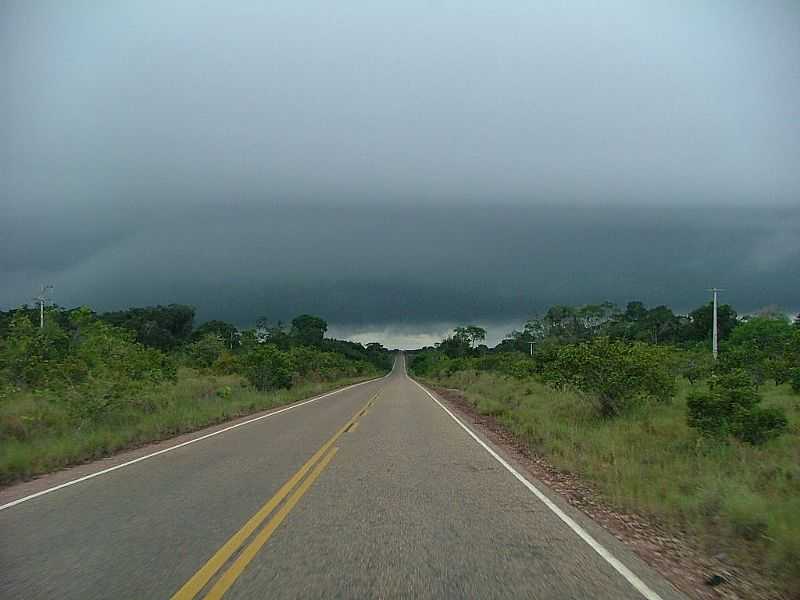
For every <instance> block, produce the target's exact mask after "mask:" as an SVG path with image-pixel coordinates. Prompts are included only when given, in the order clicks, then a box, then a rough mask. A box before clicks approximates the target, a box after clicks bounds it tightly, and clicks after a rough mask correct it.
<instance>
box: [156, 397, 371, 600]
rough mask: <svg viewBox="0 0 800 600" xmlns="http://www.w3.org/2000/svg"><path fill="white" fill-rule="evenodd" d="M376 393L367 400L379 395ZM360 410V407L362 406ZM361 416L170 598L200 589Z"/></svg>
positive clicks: (185, 599) (184, 598)
mask: <svg viewBox="0 0 800 600" xmlns="http://www.w3.org/2000/svg"><path fill="white" fill-rule="evenodd" d="M379 393H380V392H378V393H376V394H375V395H374V396H373V397H372V399H370V402H372V401H373V400H374V399H375V398H377V397H378V394H379ZM362 410H363V409H362ZM359 416H360V411H359V412H358V413H356V414H355V415H353V417H351V418H350V420H349V421H348V422H347V423H345V424H344V426H343V427H342V428H341V429H339V431H337V432H336V433H335V434H333V437H331V438H330V439H329V440H328V441H327V442H325V443H324V444H323V445H322V447H321V448H320V449H319V450H317V451H316V452H315V453H314V455H313V456H312V457H311V458H309V459H308V461H307V462H306V463H305V464H304V465H303V466H302V467H300V469H299V470H298V471H297V472H296V473H295V474H294V475H292V477H291V478H290V479H289V480H288V481H287V482H286V483H284V484H283V485H282V486H281V488H280V489H279V490H278V491H277V492H276V493H275V495H274V496H273V497H272V498H270V499H269V500H268V501H267V503H266V504H264V506H262V507H261V508H260V509H259V510H258V512H256V513H255V514H254V515H253V516H252V517H250V518H249V519H248V520H247V522H246V523H245V524H244V525H243V526H242V528H241V529H240V530H239V531H237V532H236V533H235V534H233V536H231V538H230V539H229V540H228V541H227V542H225V544H223V545H222V547H221V548H220V549H219V550H217V551H216V552H215V553H214V556H212V557H211V558H210V559H208V562H206V563H205V564H204V565H203V566H202V567H201V568H200V569H199V570H198V571H197V572H196V573H195V574H194V575H193V576H192V577H191V579H189V581H187V582H186V583H185V584H183V586H182V587H181V589H179V590H178V591H177V592H175V594H174V595H173V596H172V598H171V600H191V599H192V598H194V597H195V596H196V595H197V594H198V593H199V592H200V590H202V589H203V587H205V585H206V584H207V583H208V582H209V581H210V580H211V578H212V577H213V576H214V575H215V574H216V573H217V571H219V570H220V569H221V568H222V566H223V565H224V564H225V563H226V562H228V561H229V560H230V558H231V556H233V554H234V553H235V552H236V551H237V550H238V549H239V548H240V547H241V546H242V544H244V543H245V541H247V539H248V538H249V537H250V536H251V535H252V534H253V532H254V531H255V530H256V529H258V527H259V526H260V525H261V523H263V522H264V520H265V519H266V518H267V517H268V516H269V515H270V514H271V513H272V511H273V510H275V508H276V507H277V506H278V505H279V504H280V503H281V502H282V501H283V499H284V498H285V497H286V496H288V495H289V493H290V492H291V491H292V490H293V489H294V488H295V486H296V485H297V484H298V483H299V482H300V480H302V479H303V477H304V476H305V475H306V473H308V471H309V470H310V469H311V468H312V467H313V466H314V465H315V464H316V463H317V462H318V461H319V460H320V458H322V456H323V455H324V454H325V452H327V450H328V449H329V448H330V447H331V446H332V445H333V444H334V443H335V442H336V440H338V439H339V437H341V435H342V434H343V433H344V432H345V430H347V428H348V427H350V426H351V425H352V424H353V423H354V422H355V421H356V419H357V418H358V417H359Z"/></svg>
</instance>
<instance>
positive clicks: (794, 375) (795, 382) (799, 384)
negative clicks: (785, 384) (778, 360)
mask: <svg viewBox="0 0 800 600" xmlns="http://www.w3.org/2000/svg"><path fill="white" fill-rule="evenodd" d="M789 384H790V385H791V386H792V391H793V392H795V393H796V394H800V367H795V368H794V369H792V371H791V373H790V375H789Z"/></svg>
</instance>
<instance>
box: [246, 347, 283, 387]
mask: <svg viewBox="0 0 800 600" xmlns="http://www.w3.org/2000/svg"><path fill="white" fill-rule="evenodd" d="M242 364H243V366H244V375H245V377H246V378H247V380H248V381H249V382H250V383H251V384H252V385H253V387H255V388H256V389H257V390H259V391H265V390H271V389H275V388H287V389H288V388H290V387H292V375H293V369H292V361H291V359H290V357H289V355H288V354H287V353H286V352H281V351H280V350H278V348H277V347H276V346H273V345H272V344H260V345H258V346H256V347H255V348H253V349H251V350H250V351H249V352H248V353H247V354H245V355H244V356H243V357H242Z"/></svg>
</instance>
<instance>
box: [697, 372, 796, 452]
mask: <svg viewBox="0 0 800 600" xmlns="http://www.w3.org/2000/svg"><path fill="white" fill-rule="evenodd" d="M760 402H761V397H760V396H759V394H758V392H757V391H756V386H755V385H754V384H753V381H752V379H751V378H750V375H749V374H748V373H746V372H745V371H743V370H740V369H739V370H733V371H731V372H730V373H725V374H723V375H715V376H713V377H712V378H711V381H710V382H709V389H708V392H699V391H697V392H692V393H691V394H689V397H688V399H687V402H686V409H687V413H686V418H687V422H688V424H689V426H690V427H693V428H695V429H697V430H698V431H699V432H700V433H701V434H703V435H705V436H708V437H716V438H724V437H725V436H726V435H733V436H734V437H736V438H737V439H740V440H742V441H744V442H749V443H751V444H762V443H764V442H766V441H767V440H769V439H770V438H773V437H775V436H777V435H779V434H780V433H782V432H783V431H784V430H785V429H786V427H787V425H788V422H787V420H786V415H785V414H784V413H783V411H782V410H780V409H779V408H777V407H770V408H763V407H761V406H759V403H760Z"/></svg>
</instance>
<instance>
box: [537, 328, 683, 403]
mask: <svg viewBox="0 0 800 600" xmlns="http://www.w3.org/2000/svg"><path fill="white" fill-rule="evenodd" d="M545 380H546V381H548V382H549V383H551V384H553V385H555V386H556V387H560V388H563V387H574V388H576V389H578V390H580V391H582V392H586V393H590V394H593V395H595V396H596V397H597V400H598V402H599V404H600V412H601V414H602V415H603V416H612V415H615V414H618V413H619V412H621V411H622V410H624V409H625V408H626V406H627V405H628V404H629V403H630V401H631V400H633V399H635V398H637V397H644V398H652V399H655V400H660V401H666V400H669V399H670V398H671V397H672V395H673V393H674V390H675V377H674V375H672V374H671V373H670V370H669V368H668V366H667V361H666V357H665V353H664V352H663V351H661V349H660V348H658V347H656V346H650V345H648V344H644V343H640V342H634V343H627V342H623V341H619V340H610V339H608V338H596V339H594V340H591V341H589V342H584V343H581V344H571V345H566V346H563V347H561V348H560V349H559V350H558V353H557V355H556V357H555V359H554V360H553V361H552V362H551V363H550V364H549V365H548V367H547V370H546V371H545Z"/></svg>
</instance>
